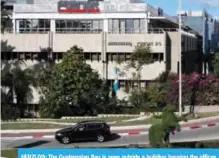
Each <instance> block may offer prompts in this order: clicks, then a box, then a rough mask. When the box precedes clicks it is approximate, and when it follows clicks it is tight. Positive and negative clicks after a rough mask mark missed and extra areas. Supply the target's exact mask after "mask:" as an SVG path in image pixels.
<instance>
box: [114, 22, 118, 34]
mask: <svg viewBox="0 0 219 158" xmlns="http://www.w3.org/2000/svg"><path fill="white" fill-rule="evenodd" d="M113 32H114V33H118V32H119V20H118V19H114V20H113Z"/></svg>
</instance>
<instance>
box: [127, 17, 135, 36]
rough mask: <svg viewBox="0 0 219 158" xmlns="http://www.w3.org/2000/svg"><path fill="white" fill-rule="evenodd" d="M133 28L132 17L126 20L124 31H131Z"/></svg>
mask: <svg viewBox="0 0 219 158" xmlns="http://www.w3.org/2000/svg"><path fill="white" fill-rule="evenodd" d="M133 28H134V21H133V19H127V20H126V33H132V29H133Z"/></svg>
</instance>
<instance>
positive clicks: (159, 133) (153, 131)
mask: <svg viewBox="0 0 219 158" xmlns="http://www.w3.org/2000/svg"><path fill="white" fill-rule="evenodd" d="M163 138H164V132H163V126H162V124H154V125H152V126H151V127H150V129H149V142H150V145H151V147H152V148H164V147H165V144H164V143H163Z"/></svg>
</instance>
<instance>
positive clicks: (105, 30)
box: [103, 19, 108, 32]
mask: <svg viewBox="0 0 219 158" xmlns="http://www.w3.org/2000/svg"><path fill="white" fill-rule="evenodd" d="M103 32H108V19H103Z"/></svg>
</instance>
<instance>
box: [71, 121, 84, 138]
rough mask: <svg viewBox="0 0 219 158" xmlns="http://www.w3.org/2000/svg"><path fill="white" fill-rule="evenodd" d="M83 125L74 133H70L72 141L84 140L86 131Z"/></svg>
mask: <svg viewBox="0 0 219 158" xmlns="http://www.w3.org/2000/svg"><path fill="white" fill-rule="evenodd" d="M85 128H86V127H85V125H79V126H78V127H77V128H75V130H74V131H72V135H71V137H72V139H73V140H84V139H86V130H85Z"/></svg>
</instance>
